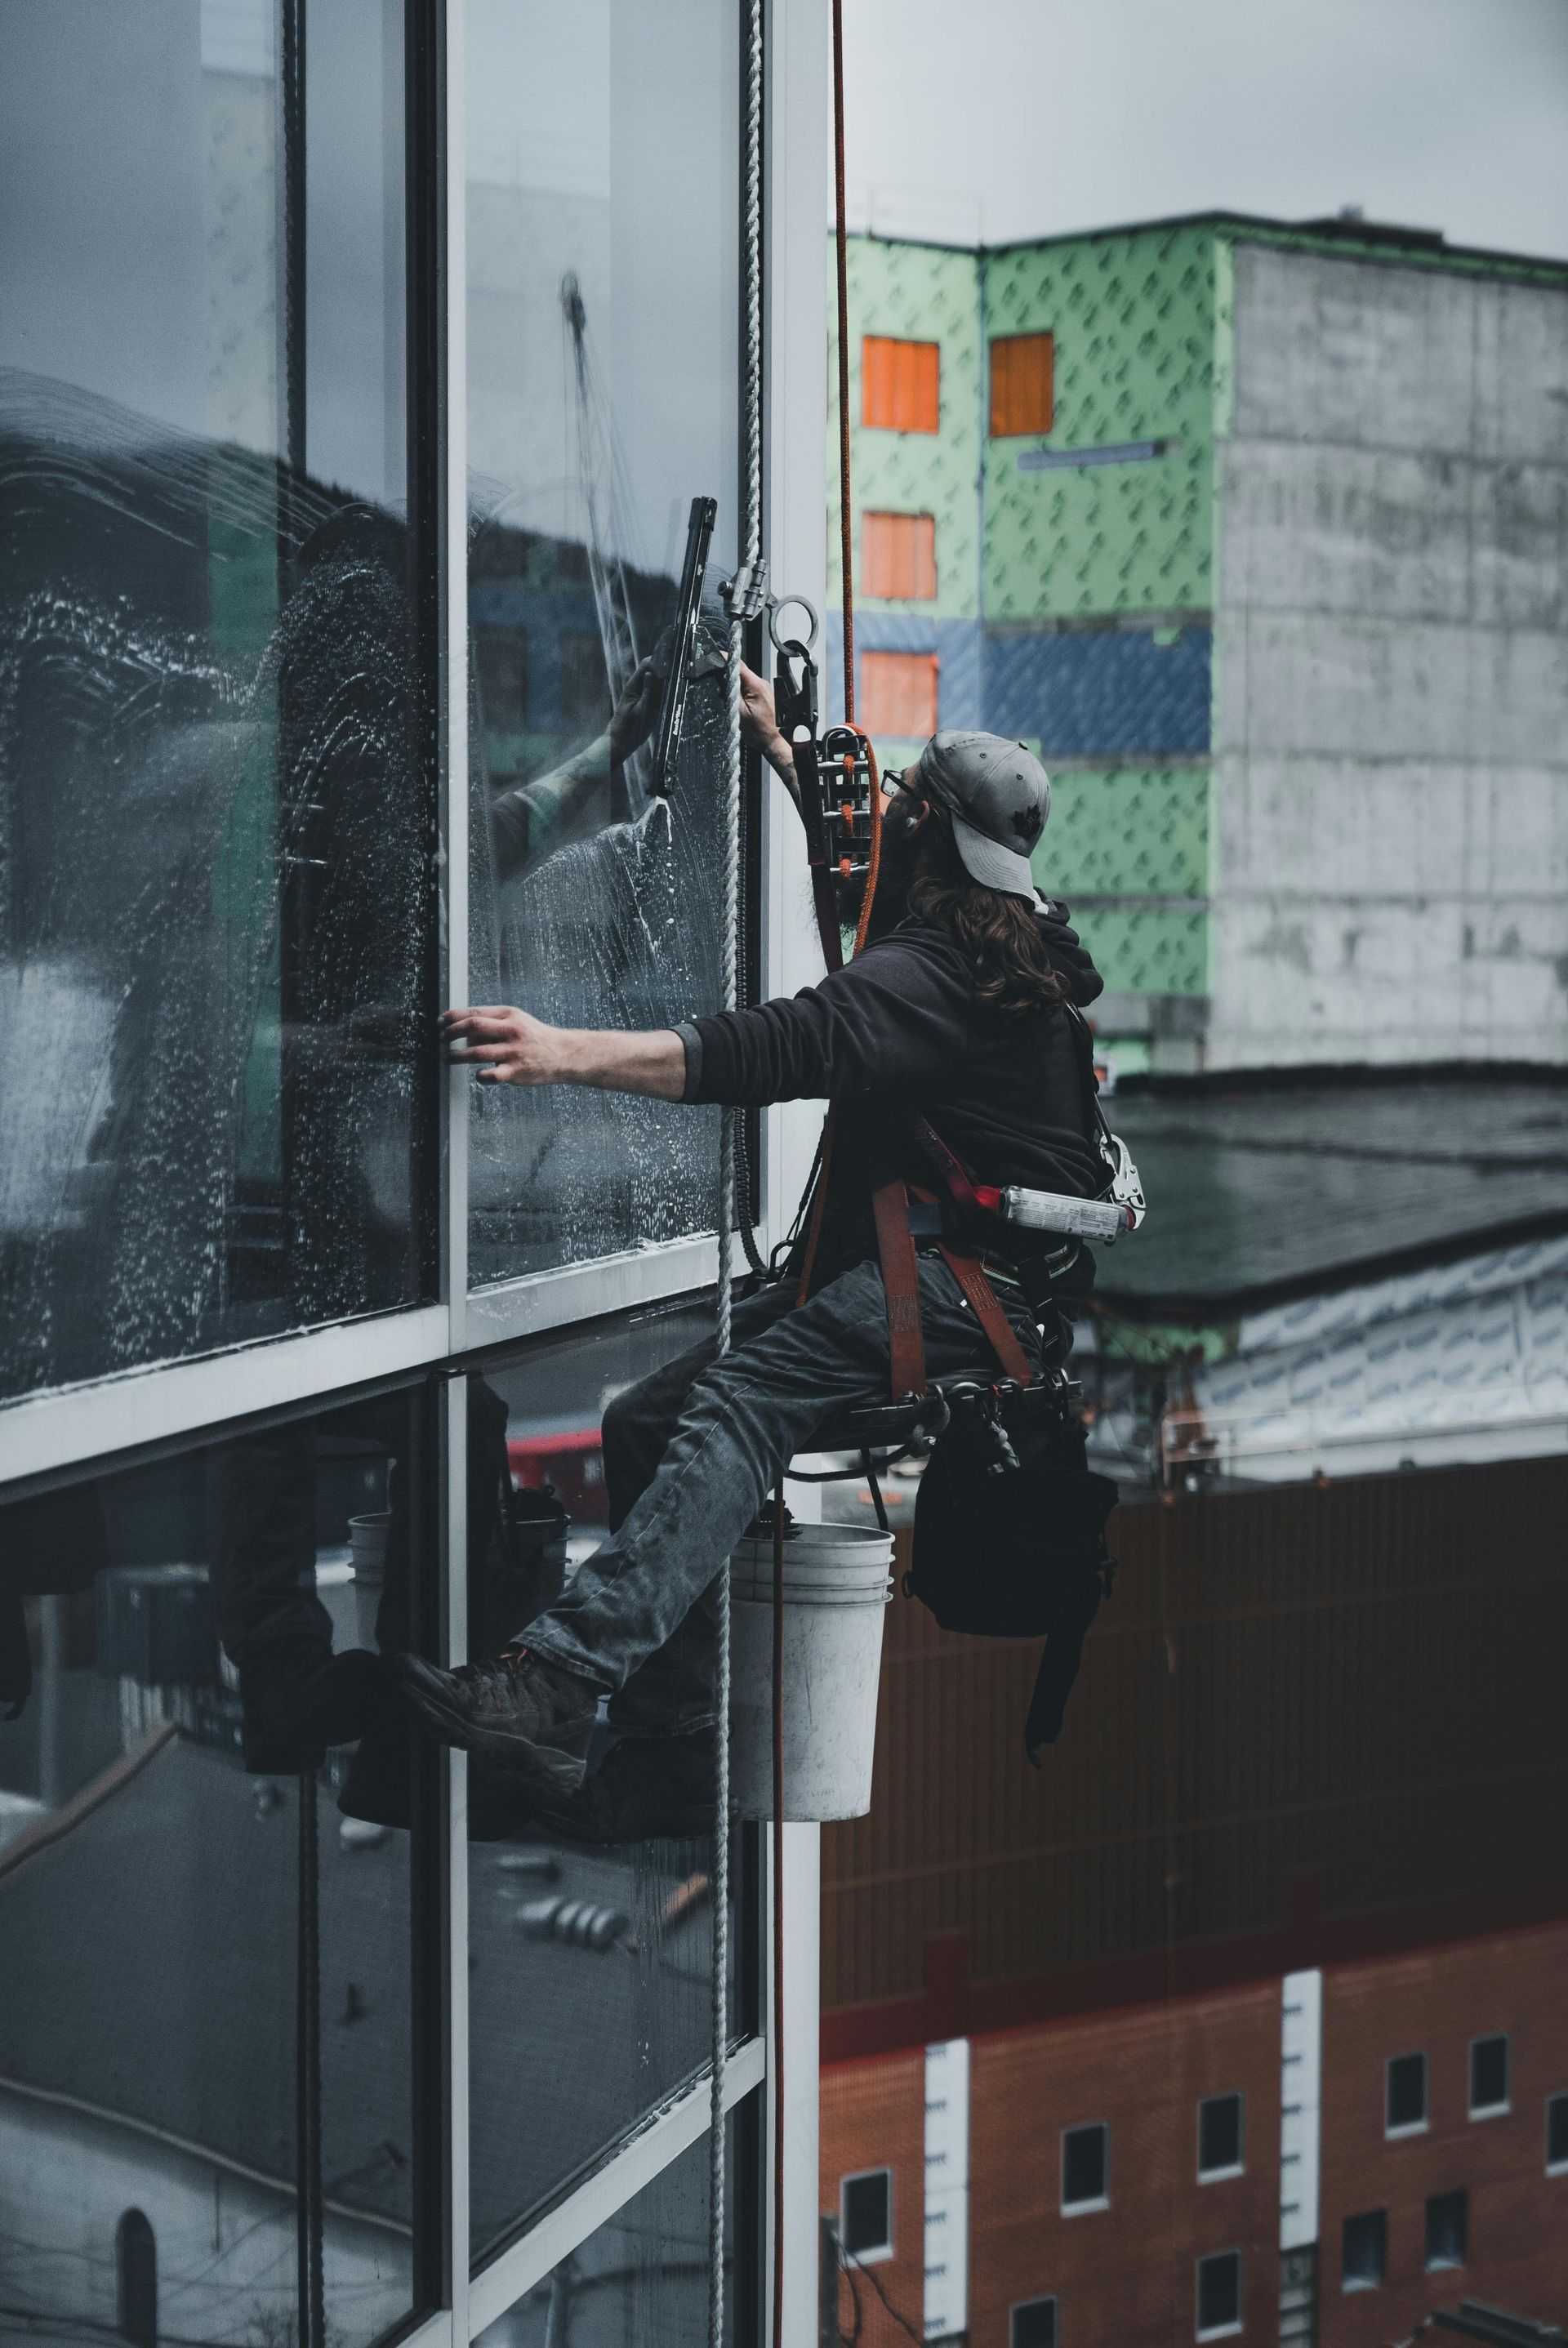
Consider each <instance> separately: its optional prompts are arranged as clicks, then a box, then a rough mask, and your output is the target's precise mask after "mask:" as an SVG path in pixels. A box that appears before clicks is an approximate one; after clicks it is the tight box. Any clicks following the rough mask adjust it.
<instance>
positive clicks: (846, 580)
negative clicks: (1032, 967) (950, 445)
mask: <svg viewBox="0 0 1568 2348" xmlns="http://www.w3.org/2000/svg"><path fill="white" fill-rule="evenodd" d="M833 252H834V256H835V259H836V261H837V263H838V294H839V555H840V561H841V563H842V565H843V574H844V575H843V589H844V593H843V603H844V723H845V724H846V726H852V725H853V724H854V722H855V585H854V582H855V567H854V543H853V542H854V520H853V515H852V513H851V505H850V248H849V234H848V231H847V228H846V226H845V220H844V8H843V0H833ZM874 812H875V810H874V809H873V813H874ZM872 830H873V836H874V831H875V827H874V825H873V827H872ZM867 901H868V903H869V901H870V899H869V895H868V899H867Z"/></svg>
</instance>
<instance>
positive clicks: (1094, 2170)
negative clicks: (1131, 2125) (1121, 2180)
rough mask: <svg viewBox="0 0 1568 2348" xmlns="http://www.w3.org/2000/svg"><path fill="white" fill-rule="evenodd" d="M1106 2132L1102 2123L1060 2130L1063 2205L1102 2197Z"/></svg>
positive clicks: (1068, 2207) (1071, 2205)
mask: <svg viewBox="0 0 1568 2348" xmlns="http://www.w3.org/2000/svg"><path fill="white" fill-rule="evenodd" d="M1105 2139H1106V2131H1105V2128H1104V2127H1102V2126H1099V2125H1097V2126H1095V2127H1076V2128H1064V2129H1063V2131H1062V2207H1063V2208H1064V2209H1071V2208H1072V2207H1073V2205H1074V2204H1075V2203H1076V2202H1079V2201H1103V2200H1104V2199H1105V2167H1106V2159H1105V2156H1106V2142H1105Z"/></svg>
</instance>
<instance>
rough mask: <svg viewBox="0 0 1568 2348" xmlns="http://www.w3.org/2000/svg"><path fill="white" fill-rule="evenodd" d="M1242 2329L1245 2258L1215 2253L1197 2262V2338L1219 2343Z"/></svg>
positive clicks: (1235, 2253)
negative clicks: (1227, 2334)
mask: <svg viewBox="0 0 1568 2348" xmlns="http://www.w3.org/2000/svg"><path fill="white" fill-rule="evenodd" d="M1241 2328H1242V2254H1241V2252H1240V2250H1215V2251H1214V2252H1213V2253H1212V2255H1211V2256H1210V2257H1208V2258H1206V2259H1200V2260H1199V2261H1198V2337H1199V2339H1200V2340H1216V2339H1218V2338H1219V2337H1220V2335H1221V2334H1222V2333H1226V2332H1239V2331H1240V2330H1241Z"/></svg>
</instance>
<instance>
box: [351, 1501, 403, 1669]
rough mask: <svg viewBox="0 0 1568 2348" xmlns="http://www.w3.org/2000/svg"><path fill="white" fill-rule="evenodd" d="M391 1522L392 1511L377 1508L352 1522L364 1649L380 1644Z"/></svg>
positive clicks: (357, 1604) (357, 1612) (358, 1617)
mask: <svg viewBox="0 0 1568 2348" xmlns="http://www.w3.org/2000/svg"><path fill="white" fill-rule="evenodd" d="M391 1521H392V1511H391V1509H373V1510H372V1511H371V1512H370V1514H369V1515H368V1516H364V1517H350V1518H349V1519H348V1545H349V1549H350V1550H351V1551H352V1553H353V1557H354V1605H355V1617H356V1622H357V1625H358V1631H359V1643H360V1645H361V1646H362V1647H373V1646H374V1645H375V1644H376V1617H377V1614H378V1613H379V1612H380V1611H381V1585H382V1583H383V1582H384V1581H386V1579H387V1526H388V1525H389V1524H390V1523H391Z"/></svg>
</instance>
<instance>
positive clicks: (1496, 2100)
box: [1470, 2031, 1509, 2120]
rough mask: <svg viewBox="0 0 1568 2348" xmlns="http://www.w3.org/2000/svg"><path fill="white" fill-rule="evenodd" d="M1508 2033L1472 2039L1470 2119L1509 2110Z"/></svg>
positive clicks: (1503, 2032)
mask: <svg viewBox="0 0 1568 2348" xmlns="http://www.w3.org/2000/svg"><path fill="white" fill-rule="evenodd" d="M1508 2072H1509V2063H1508V2034H1507V2033H1506V2031H1500V2032H1499V2033H1498V2034H1497V2035H1496V2036H1495V2037H1493V2038H1472V2039H1471V2040H1470V2117H1471V2119H1472V2120H1478V2119H1481V2118H1483V2117H1485V2116H1487V2115H1488V2114H1490V2113H1492V2112H1505V2111H1507V2109H1508V2090H1509V2077H1508Z"/></svg>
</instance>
